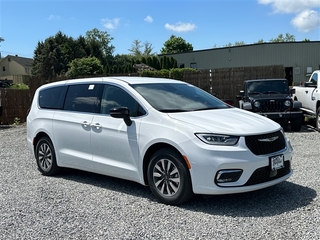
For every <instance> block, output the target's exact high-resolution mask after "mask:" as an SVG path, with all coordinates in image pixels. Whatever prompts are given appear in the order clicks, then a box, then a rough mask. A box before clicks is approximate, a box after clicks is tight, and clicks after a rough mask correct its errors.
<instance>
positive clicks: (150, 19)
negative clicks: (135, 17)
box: [143, 15, 153, 23]
mask: <svg viewBox="0 0 320 240" xmlns="http://www.w3.org/2000/svg"><path fill="white" fill-rule="evenodd" d="M143 20H144V21H146V22H149V23H152V22H153V18H152V17H151V16H149V15H148V16H146V18H145V19H143Z"/></svg>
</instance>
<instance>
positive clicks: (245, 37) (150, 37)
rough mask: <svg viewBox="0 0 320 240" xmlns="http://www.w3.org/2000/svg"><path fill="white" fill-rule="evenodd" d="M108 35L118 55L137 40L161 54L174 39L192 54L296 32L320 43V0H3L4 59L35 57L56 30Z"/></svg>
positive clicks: (0, 31)
mask: <svg viewBox="0 0 320 240" xmlns="http://www.w3.org/2000/svg"><path fill="white" fill-rule="evenodd" d="M93 28H97V29H99V30H101V31H106V32H107V33H108V34H110V36H111V37H112V38H114V39H113V40H112V42H111V43H112V45H114V46H115V51H114V54H128V53H130V52H129V51H128V49H129V48H130V47H131V45H132V43H133V41H134V40H139V41H141V42H142V43H144V42H149V43H151V44H152V47H153V52H156V53H160V50H161V48H162V47H163V44H164V43H165V41H167V40H168V39H169V38H170V36H171V35H175V36H178V37H182V38H183V39H184V40H186V41H187V42H188V43H191V44H192V46H193V48H194V50H202V49H210V48H212V47H223V46H225V45H226V44H228V43H232V44H234V43H235V42H240V41H243V42H245V43H246V44H252V43H255V42H257V41H258V40H260V39H263V40H264V41H269V40H270V39H272V38H276V37H277V36H278V35H279V34H284V35H285V34H286V33H289V34H292V35H294V36H295V38H296V41H301V40H303V39H305V38H307V39H310V40H311V41H319V40H320V0H117V1H116V0H114V1H111V0H98V1H97V0H92V1H91V0H86V1H80V0H38V1H31V0H0V37H2V38H4V39H5V41H4V42H1V43H0V52H1V56H2V57H5V56H6V55H8V54H10V55H15V54H17V55H19V56H22V57H30V58H32V57H33V52H34V50H35V48H36V46H37V43H38V41H44V40H45V39H46V38H48V37H50V36H54V35H55V34H56V33H57V32H58V31H61V32H62V33H64V34H66V35H68V36H70V37H73V38H78V37H79V36H80V35H82V36H85V34H86V32H87V31H89V30H92V29H93Z"/></svg>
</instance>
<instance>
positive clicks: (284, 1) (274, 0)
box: [258, 0, 320, 13]
mask: <svg viewBox="0 0 320 240" xmlns="http://www.w3.org/2000/svg"><path fill="white" fill-rule="evenodd" d="M258 2H259V3H260V4H265V5H268V4H271V5H272V8H273V10H274V12H275V13H299V12H302V11H304V10H306V9H312V8H317V7H320V1H319V0H258Z"/></svg>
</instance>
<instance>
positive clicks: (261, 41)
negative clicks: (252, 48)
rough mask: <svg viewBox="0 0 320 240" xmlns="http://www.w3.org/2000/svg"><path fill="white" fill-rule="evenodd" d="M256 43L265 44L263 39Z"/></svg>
mask: <svg viewBox="0 0 320 240" xmlns="http://www.w3.org/2000/svg"><path fill="white" fill-rule="evenodd" d="M256 43H264V41H263V39H259V40H258V42H256Z"/></svg>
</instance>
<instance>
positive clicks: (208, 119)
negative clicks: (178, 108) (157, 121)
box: [168, 108, 281, 136]
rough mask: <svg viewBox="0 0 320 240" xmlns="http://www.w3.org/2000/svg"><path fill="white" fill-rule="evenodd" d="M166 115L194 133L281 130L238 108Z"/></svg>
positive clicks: (270, 122) (249, 132) (257, 115)
mask: <svg viewBox="0 0 320 240" xmlns="http://www.w3.org/2000/svg"><path fill="white" fill-rule="evenodd" d="M168 115H169V117H170V118H172V119H175V120H177V121H181V122H183V123H185V124H188V125H193V128H195V131H199V132H201V131H206V132H208V133H217V134H230V135H238V136H240V135H241V136H244V135H252V134H261V133H268V132H273V131H277V130H279V129H281V126H280V125H279V124H278V123H276V122H274V121H272V120H270V119H268V118H266V117H263V116H260V115H259V114H255V113H251V112H248V111H246V110H241V109H238V108H229V109H214V110H204V111H194V112H183V113H168Z"/></svg>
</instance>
